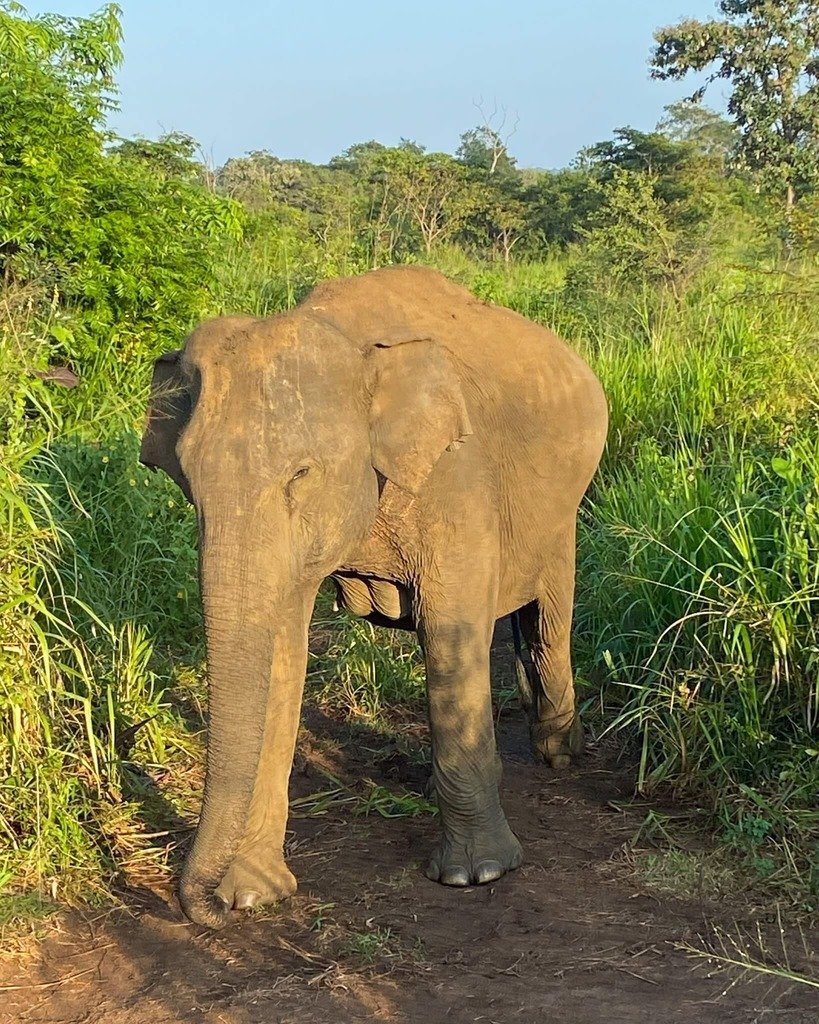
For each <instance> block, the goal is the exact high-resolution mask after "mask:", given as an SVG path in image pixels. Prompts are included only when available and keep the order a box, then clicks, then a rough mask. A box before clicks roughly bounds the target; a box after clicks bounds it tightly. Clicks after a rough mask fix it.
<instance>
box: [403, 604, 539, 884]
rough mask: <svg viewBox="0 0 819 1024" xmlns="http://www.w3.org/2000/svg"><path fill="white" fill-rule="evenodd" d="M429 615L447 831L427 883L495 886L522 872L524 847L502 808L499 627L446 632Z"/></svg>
mask: <svg viewBox="0 0 819 1024" xmlns="http://www.w3.org/2000/svg"><path fill="white" fill-rule="evenodd" d="M434 618H435V617H434V615H430V614H429V613H428V614H427V615H426V616H425V617H424V619H423V621H422V623H421V625H420V627H419V635H420V638H421V642H422V645H423V648H424V655H425V658H426V668H427V690H428V695H429V717H430V727H431V730H432V782H433V784H434V786H435V790H436V793H437V798H438V807H439V809H440V813H441V824H442V826H443V831H442V835H441V838H440V841H439V843H438V845H437V847H436V849H435V850H434V851H433V853H432V856H431V858H430V861H429V864H428V866H427V869H426V875H427V877H428V878H431V879H432V880H433V881H436V882H443V884H444V885H461V886H464V885H473V884H479V885H480V884H482V883H485V882H492V881H494V880H495V879H496V878H500V876H501V875H503V874H504V873H505V872H507V871H509V870H511V869H512V868H516V867H518V866H519V864H520V863H521V860H522V853H521V848H520V843H519V842H518V841H517V839H516V838H515V836H514V834H513V833H512V830H511V829H510V828H509V825H508V823H507V821H506V817H505V816H504V813H503V810H502V808H501V805H500V797H499V794H498V784H499V782H500V777H501V763H500V758H499V757H498V754H497V750H496V747H495V730H494V723H493V720H492V701H491V693H490V678H489V647H490V643H491V635H492V623H491V621H483V622H480V623H479V624H476V623H470V622H460V623H448V624H441V623H440V622H435V621H434Z"/></svg>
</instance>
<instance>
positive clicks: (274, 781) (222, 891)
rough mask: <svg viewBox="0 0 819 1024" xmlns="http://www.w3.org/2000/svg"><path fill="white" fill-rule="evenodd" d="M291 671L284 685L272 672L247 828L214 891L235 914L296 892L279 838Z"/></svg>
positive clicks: (299, 678) (294, 716)
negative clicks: (235, 911) (234, 910)
mask: <svg viewBox="0 0 819 1024" xmlns="http://www.w3.org/2000/svg"><path fill="white" fill-rule="evenodd" d="M305 662H306V659H305ZM294 668H295V672H292V671H291V674H290V675H289V678H288V679H287V680H286V682H285V681H284V680H282V679H277V678H276V676H277V673H275V672H274V676H273V680H272V686H271V694H270V698H269V700H268V705H267V711H266V716H265V730H264V740H263V746H262V753H261V757H260V759H259V768H258V771H257V774H256V782H255V785H254V788H253V797H252V799H251V804H250V813H249V816H248V821H247V825H246V826H245V831H244V836H243V838H242V841H241V844H240V846H239V849H238V851H237V853H236V856H235V857H234V858H233V861H232V863H231V865H230V867H229V868H228V870H227V873H226V874H225V876H224V878H223V879H222V881H221V883H220V884H219V886H218V888H217V889H216V895H217V896H218V897H219V898H220V899H221V900H223V902H224V903H225V904H226V905H227V906H228V907H233V908H234V909H236V910H242V909H247V908H249V907H254V906H256V905H258V904H262V903H270V902H272V901H273V900H277V899H282V898H284V897H287V896H292V894H293V893H294V892H295V891H296V878H295V876H294V875H293V873H292V872H291V871H290V869H289V868H288V866H287V864H286V863H285V860H284V837H285V829H286V826H287V815H288V784H289V780H290V771H291V768H292V765H293V754H294V749H295V742H296V734H297V732H298V725H299V717H300V711H301V698H302V689H303V679H304V675H303V672H304V669H305V668H306V664H305V665H302V664H301V662H300V661H299V664H298V665H296V666H294Z"/></svg>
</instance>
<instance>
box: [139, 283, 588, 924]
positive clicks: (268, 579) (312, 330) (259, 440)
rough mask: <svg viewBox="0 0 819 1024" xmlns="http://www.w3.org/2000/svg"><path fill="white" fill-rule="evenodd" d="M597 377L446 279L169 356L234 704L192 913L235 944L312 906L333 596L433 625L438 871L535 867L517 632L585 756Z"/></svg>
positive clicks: (219, 654)
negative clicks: (304, 801) (495, 638)
mask: <svg viewBox="0 0 819 1024" xmlns="http://www.w3.org/2000/svg"><path fill="white" fill-rule="evenodd" d="M606 421H607V413H606V403H605V399H604V396H603V392H602V390H601V388H600V385H599V384H598V382H597V380H596V378H595V377H594V375H593V374H592V372H591V371H590V370H589V368H588V367H587V366H586V365H585V364H584V363H583V362H582V360H581V359H580V358H579V357H578V356H577V355H575V354H574V352H572V351H571V350H570V349H569V348H568V347H567V346H566V345H564V344H563V342H561V341H560V340H559V339H558V338H556V337H555V336H554V335H553V334H550V333H549V332H548V331H546V330H544V329H543V328H541V327H538V326H537V325H535V324H533V323H531V322H529V321H527V320H525V319H524V318H523V317H521V316H518V315H517V314H515V313H512V312H510V311H509V310H507V309H502V308H499V307H495V306H491V305H487V304H485V303H482V302H480V301H478V300H477V299H475V298H474V297H473V296H472V295H470V294H469V293H468V292H466V291H465V290H464V289H463V288H461V287H459V286H458V285H455V284H453V283H452V282H450V281H448V280H447V279H446V278H444V277H442V276H441V275H440V274H437V273H435V272H433V271H431V270H425V269H418V268H409V267H401V268H390V269H385V270H378V271H373V272H372V273H369V274H364V275H363V276H361V277H355V278H349V279H346V280H336V281H330V282H326V283H324V284H321V285H319V286H318V287H317V288H315V289H314V290H313V292H311V294H310V295H309V296H308V297H307V298H306V299H305V300H304V302H303V303H302V304H301V305H300V306H299V307H298V308H296V309H294V310H292V311H291V312H289V313H283V314H281V315H278V316H274V317H271V318H269V319H266V320H254V319H250V318H245V317H223V318H220V319H217V320H212V321H209V322H207V323H205V324H203V325H202V326H200V327H199V328H197V330H195V331H194V332H193V334H192V335H191V336H190V337H189V338H188V340H187V343H186V344H185V347H184V350H182V351H181V352H178V353H171V354H169V355H167V356H164V357H162V358H161V359H159V360H158V361H157V364H156V368H155V372H154V382H153V397H152V402H151V409H150V413H149V420H148V425H147V428H146V431H145V436H144V438H143V447H142V461H143V462H144V463H145V464H146V465H149V466H157V467H161V468H162V469H164V470H165V471H166V472H168V473H169V474H170V475H171V476H172V477H173V479H174V480H176V481H177V482H178V483H179V485H180V486H181V487H182V488H183V490H184V491H185V493H186V494H187V496H188V497H189V498H190V499H191V500H192V501H193V503H194V505H195V506H196V511H197V516H198V523H199V543H200V578H201V588H202V599H203V604H204V614H205V625H206V633H207V647H208V673H209V685H210V728H209V738H208V765H207V778H206V784H205V795H204V800H203V804H202V813H201V817H200V821H199V827H198V830H197V833H196V839H195V841H194V844H193V848H192V851H191V853H190V856H189V857H188V860H187V863H186V865H185V869H184V873H183V877H182V881H181V885H180V898H181V901H182V906H183V907H184V909H185V912H186V913H187V915H188V916H189V917H190V918H192V919H193V920H194V921H197V922H200V923H202V924H207V925H211V926H218V925H220V924H223V923H225V921H226V920H227V917H228V911H229V910H230V909H231V908H242V907H250V906H253V905H254V904H256V903H258V902H263V901H266V900H273V899H276V898H278V897H281V896H285V895H288V894H290V893H292V892H293V891H294V890H295V888H296V880H295V878H294V877H293V875H292V874H291V873H290V871H289V870H288V868H287V866H286V864H285V862H284V858H283V854H282V843H283V838H284V830H285V824H286V819H287V787H288V776H289V773H290V768H291V762H292V758H293V749H294V745H295V740H296V731H297V727H298V721H299V712H300V704H301V696H302V688H303V683H304V675H305V667H306V661H307V629H308V623H309V620H310V614H311V611H312V608H313V603H314V600H315V597H316V592H317V590H318V587H319V585H320V583H321V581H322V580H323V579H324V578H326V577H327V576H328V575H332V576H333V577H334V579H335V581H336V583H337V585H338V591H339V598H340V602H341V603H342V604H343V605H344V606H346V607H347V608H348V609H349V610H351V611H352V612H354V613H356V614H358V615H363V616H369V617H370V618H372V619H373V621H380V622H383V621H387V622H389V621H392V622H394V623H395V624H396V625H403V626H410V627H414V628H416V629H417V631H418V635H419V638H420V640H421V644H422V646H423V650H424V655H425V659H426V668H427V687H428V694H429V715H430V724H431V730H432V740H433V781H434V785H435V790H436V792H437V799H438V802H439V805H440V810H441V824H442V834H441V838H440V841H439V843H438V846H437V847H436V849H435V850H434V851H433V853H432V855H431V858H430V862H429V865H428V868H427V874H428V875H429V877H430V878H433V879H436V880H438V881H441V882H443V883H445V884H448V885H469V884H473V883H480V882H489V881H492V880H493V879H496V878H498V877H499V876H500V875H502V874H503V873H504V872H506V871H508V870H510V869H511V868H514V867H517V865H518V864H519V863H520V860H521V851H520V846H519V844H518V841H517V839H516V838H515V836H514V835H513V834H512V832H511V830H510V829H509V826H508V824H507V823H506V819H505V817H504V814H503V811H502V809H501V806H500V802H499V799H498V781H499V777H500V762H499V759H498V756H497V754H496V750H495V738H494V731H493V722H492V712H491V703H490V689H489V646H490V640H491V636H492V630H493V625H494V623H495V620H496V619H498V618H499V617H501V616H503V615H507V614H509V613H510V612H512V611H514V610H516V609H520V610H521V611H520V621H521V625H522V628H523V632H524V635H525V636H526V639H527V642H528V644H529V648H530V651H531V654H532V661H533V664H534V669H535V673H534V675H535V678H534V701H533V706H532V710H531V735H532V742H533V746H534V748H535V750H536V752H537V753H539V754H540V755H541V756H542V757H544V758H545V759H546V760H547V761H548V762H550V763H551V764H552V765H553V766H554V767H563V766H565V765H567V764H568V762H569V756H570V753H571V752H572V751H573V750H574V749H575V748H576V747H577V745H578V743H579V742H581V741H582V731H581V730H580V726H579V722H578V720H577V717H576V714H575V705H574V687H573V679H572V669H571V663H570V655H569V633H570V626H571V618H572V598H573V588H574V560H575V520H576V515H577V508H578V504H579V502H580V500H581V498H582V495H583V493H584V491H585V490H586V487H587V486H588V484H589V481H590V480H591V477H592V475H593V473H594V471H595V469H596V467H597V463H598V460H599V458H600V454H601V451H602V448H603V443H604V439H605V436H606Z"/></svg>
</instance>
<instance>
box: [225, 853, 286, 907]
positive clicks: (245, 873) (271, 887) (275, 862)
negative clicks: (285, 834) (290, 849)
mask: <svg viewBox="0 0 819 1024" xmlns="http://www.w3.org/2000/svg"><path fill="white" fill-rule="evenodd" d="M296 884H297V883H296V876H295V875H294V874H293V872H292V871H291V870H290V869H289V868H288V866H287V865H286V864H285V862H284V858H283V857H282V855H281V853H278V855H276V856H273V857H271V855H270V852H269V850H263V849H262V850H260V849H258V848H257V849H255V850H248V851H240V852H239V853H238V854H237V855H236V857H235V859H234V861H233V863H232V864H231V865H230V867H229V868H228V870H227V872H226V874H225V877H224V878H223V879H222V881H221V882H220V883H219V885H218V887H217V889H216V896H217V897H218V898H219V899H220V900H221V901H222V902H223V903H224V905H225V906H226V907H227V909H228V910H249V909H250V908H251V907H257V906H261V905H262V904H263V903H273V902H275V901H276V900H282V899H286V898H287V897H288V896H292V895H293V893H294V892H295V891H296Z"/></svg>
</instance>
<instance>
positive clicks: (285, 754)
mask: <svg viewBox="0 0 819 1024" xmlns="http://www.w3.org/2000/svg"><path fill="white" fill-rule="evenodd" d="M402 334H403V336H401V334H399V333H398V332H390V331H387V332H385V334H384V336H383V337H382V338H379V339H373V340H372V341H370V342H367V343H364V342H363V341H362V340H361V339H349V338H347V337H346V336H345V335H343V334H342V333H340V332H339V331H338V330H336V329H335V328H334V327H332V326H331V325H330V324H328V323H326V322H323V321H321V320H319V319H316V318H315V317H313V316H310V315H304V314H303V313H301V312H300V311H294V312H293V313H290V314H284V315H282V316H279V317H274V318H272V319H269V320H262V321H259V320H252V319H248V318H239V317H229V318H227V317H226V318H220V319H217V320H212V321H209V322H207V323H205V324H203V325H202V326H201V327H199V328H198V329H197V330H196V331H195V332H194V333H193V334H192V335H191V336H190V337H189V338H188V340H187V343H186V344H185V347H184V349H183V350H181V351H179V352H174V353H170V354H168V355H166V356H162V357H161V358H160V359H159V360H157V362H156V365H155V369H154V378H153V385H152V399H151V405H150V410H149V417H148V423H147V427H146V430H145V434H144V437H143V443H142V452H141V459H142V461H143V462H144V463H145V464H146V465H149V466H154V467H158V468H161V469H163V470H165V472H167V473H168V474H169V476H171V477H172V478H173V479H174V480H175V481H176V482H177V483H178V484H179V486H180V487H181V488H182V490H183V491H184V492H185V494H186V495H187V496H188V498H189V499H190V500H191V501H192V502H193V504H194V505H195V507H196V511H197V518H198V524H199V542H200V578H201V586H202V599H203V606H204V615H205V626H206V635H207V647H208V677H209V692H210V727H209V736H208V765H207V777H206V784H205V795H204V801H203V806H202V813H201V816H200V822H199V828H198V830H197V835H196V839H195V842H194V846H193V849H192V851H191V855H190V857H189V858H188V862H187V864H186V867H185V872H184V876H183V879H182V884H181V886H180V893H181V897H182V902H183V906H184V908H185V910H186V912H187V913H188V915H189V916H191V917H193V918H194V919H195V920H198V921H201V922H202V923H207V924H215V923H220V921H221V920H222V919H223V917H224V907H223V906H221V905H219V903H218V901H216V900H215V898H214V896H213V893H214V890H215V889H216V887H217V886H218V885H219V883H220V881H221V879H222V878H223V876H224V875H225V872H226V870H227V868H228V866H229V865H230V863H231V861H232V859H233V858H234V856H235V854H236V851H237V849H238V847H239V844H240V842H241V841H242V838H243V834H244V833H245V829H246V827H247V825H248V816H249V813H250V809H251V801H252V799H253V793H254V785H256V778H257V769H258V767H259V759H260V754H261V751H262V747H263V746H264V747H265V750H267V749H268V747H269V745H270V744H274V745H275V747H276V750H277V751H278V755H277V756H278V757H279V760H280V761H281V764H279V763H277V764H276V765H275V772H276V773H278V774H281V779H280V780H279V782H278V784H277V785H278V789H276V786H274V787H273V791H275V792H278V797H277V799H278V800H279V802H281V803H282V804H283V806H282V807H281V808H279V810H280V812H281V817H282V826H281V828H282V830H283V827H284V825H283V822H284V818H285V817H286V786H287V778H288V775H289V771H290V763H291V760H292V753H293V745H294V743H295V734H296V728H297V724H298V712H299V706H300V698H301V689H302V685H303V679H304V672H305V666H306V659H307V629H308V625H309V619H310V614H311V611H312V607H313V603H314V600H315V596H316V592H317V590H318V587H319V585H320V583H321V581H322V579H324V578H325V577H326V576H327V575H329V574H330V573H331V572H332V571H333V570H334V569H336V568H337V567H338V566H339V565H341V564H344V563H345V562H346V561H348V560H349V559H350V558H351V557H352V556H353V553H354V551H355V550H356V548H357V547H358V546H359V545H360V544H361V543H362V542H363V541H364V539H365V538H366V537H367V535H368V533H369V531H370V530H371V528H372V525H373V523H374V521H375V518H376V515H377V512H378V503H379V495H380V493H381V490H382V484H383V483H384V481H385V480H389V481H392V483H393V484H394V485H396V486H398V487H400V488H403V489H404V490H405V491H408V492H410V493H413V494H414V493H417V492H418V491H419V490H420V489H421V487H422V486H423V485H424V482H425V480H426V479H427V477H428V475H429V474H430V472H431V471H432V469H433V467H434V465H435V463H436V462H437V460H438V459H439V457H440V456H441V455H442V453H443V452H444V451H445V449H447V447H448V446H450V445H451V444H452V443H453V442H454V441H457V440H459V439H460V438H462V437H463V436H464V435H465V434H468V433H469V432H470V429H469V422H468V419H467V414H466V409H465V406H464V401H463V396H462V394H461V387H460V381H459V377H458V373H457V370H456V368H455V365H454V362H453V359H452V357H451V356H450V354H449V353H448V352H447V351H446V350H445V349H444V348H443V347H441V346H440V345H438V344H437V343H436V342H435V341H432V340H430V339H417V338H412V337H411V336H408V335H407V334H406V332H405V331H404V332H402ZM277 730H278V731H277ZM284 733H286V734H287V735H286V736H285V735H283V734H284Z"/></svg>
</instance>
